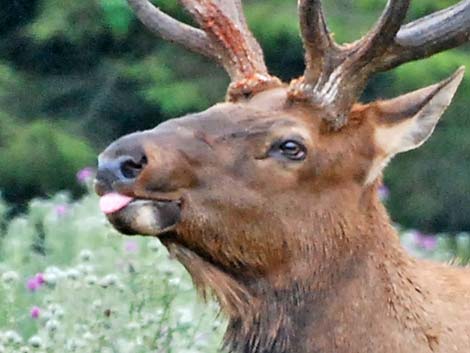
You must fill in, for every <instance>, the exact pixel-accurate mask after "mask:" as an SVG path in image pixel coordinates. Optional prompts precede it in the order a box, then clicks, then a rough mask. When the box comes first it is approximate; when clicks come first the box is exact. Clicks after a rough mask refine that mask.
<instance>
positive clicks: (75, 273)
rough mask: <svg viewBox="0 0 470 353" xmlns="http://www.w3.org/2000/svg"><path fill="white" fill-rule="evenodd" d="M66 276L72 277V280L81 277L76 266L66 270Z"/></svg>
mask: <svg viewBox="0 0 470 353" xmlns="http://www.w3.org/2000/svg"><path fill="white" fill-rule="evenodd" d="M66 276H67V278H68V279H70V280H72V281H76V280H77V279H78V277H80V272H79V271H77V270H76V269H74V268H71V269H70V270H68V271H67V272H66Z"/></svg>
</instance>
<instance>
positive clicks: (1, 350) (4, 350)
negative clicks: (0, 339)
mask: <svg viewBox="0 0 470 353" xmlns="http://www.w3.org/2000/svg"><path fill="white" fill-rule="evenodd" d="M5 352H6V349H5V347H4V346H3V345H2V344H1V343H0V353H5Z"/></svg>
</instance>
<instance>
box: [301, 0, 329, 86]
mask: <svg viewBox="0 0 470 353" xmlns="http://www.w3.org/2000/svg"><path fill="white" fill-rule="evenodd" d="M298 11H299V17H300V31H301V33H302V39H303V43H304V47H305V63H306V70H305V75H304V76H305V81H306V82H316V81H317V80H319V79H320V76H321V74H322V72H323V71H325V70H328V66H329V65H330V64H331V61H332V60H331V59H332V58H331V56H332V55H333V54H334V53H335V52H337V51H338V47H337V45H336V43H335V42H334V41H333V39H332V38H331V35H330V32H329V30H328V27H327V23H326V20H325V15H324V13H323V8H322V4H321V1H320V0H299V3H298Z"/></svg>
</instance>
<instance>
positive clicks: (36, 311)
mask: <svg viewBox="0 0 470 353" xmlns="http://www.w3.org/2000/svg"><path fill="white" fill-rule="evenodd" d="M30 314H31V317H32V318H33V319H37V318H38V317H39V315H40V314H41V309H40V308H39V307H37V306H33V307H32V308H31V311H30Z"/></svg>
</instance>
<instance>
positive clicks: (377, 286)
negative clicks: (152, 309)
mask: <svg viewBox="0 0 470 353" xmlns="http://www.w3.org/2000/svg"><path fill="white" fill-rule="evenodd" d="M367 212H368V214H366V215H364V217H363V219H364V220H365V221H366V223H367V224H368V226H367V227H365V228H364V227H360V226H359V227H357V226H355V227H348V225H347V223H346V222H341V221H338V224H337V225H336V226H332V227H330V228H331V229H334V232H335V233H336V234H328V235H327V236H328V237H345V236H346V238H347V239H346V240H345V241H346V242H348V241H350V242H352V244H349V246H350V248H351V249H353V250H351V251H346V252H342V251H341V249H339V247H340V245H338V249H335V248H334V247H332V248H331V249H329V250H328V249H326V250H324V251H323V255H320V256H318V255H317V257H318V258H319V259H320V260H318V259H317V260H315V259H312V257H313V256H314V255H313V254H311V253H310V254H308V253H307V254H304V256H301V255H299V256H297V258H298V259H312V261H311V262H310V261H307V260H306V261H300V260H299V261H296V262H293V263H292V264H291V265H290V266H289V268H281V269H279V271H278V273H271V274H269V276H266V277H263V278H259V279H256V280H243V279H241V278H240V279H236V278H234V277H233V275H230V274H228V273H226V272H224V271H223V270H221V269H220V268H218V267H217V266H215V265H213V264H211V263H209V262H207V261H205V260H204V259H202V258H200V257H199V256H198V255H197V254H195V253H194V252H192V251H190V250H188V249H186V248H184V247H181V246H178V245H174V244H171V245H169V249H170V252H171V253H173V254H174V256H176V257H177V259H178V260H179V261H180V262H181V263H182V264H183V265H184V266H185V267H186V268H187V269H188V271H189V272H190V274H191V275H192V278H193V280H194V282H195V284H196V287H197V288H199V289H200V290H201V292H202V294H203V296H205V290H206V289H207V288H210V289H211V290H212V291H213V293H214V294H215V296H216V297H217V299H218V300H219V302H220V305H221V309H222V311H223V312H224V313H225V314H227V315H228V317H229V325H228V329H227V332H226V335H225V345H226V346H227V348H228V350H229V351H231V352H236V353H268V352H269V353H288V352H295V353H307V352H308V353H313V352H335V353H355V352H357V353H359V352H361V353H364V352H371V353H372V352H381V351H382V352H402V353H404V352H413V351H416V350H417V349H418V347H423V345H424V346H426V347H429V348H428V349H431V352H432V347H433V345H434V344H435V343H436V342H434V340H435V334H434V330H435V325H434V324H433V323H432V321H433V318H432V317H431V316H430V314H429V313H428V311H427V302H428V301H430V298H428V296H429V295H428V293H427V292H426V290H425V289H424V288H422V286H421V285H420V284H419V282H418V280H417V279H416V276H415V275H414V274H413V267H415V265H416V264H415V262H414V260H412V259H410V258H409V257H408V256H407V255H406V254H404V252H403V251H402V249H401V247H400V244H399V239H398V236H397V234H396V232H395V231H394V230H393V229H392V227H391V226H390V225H389V224H390V223H389V219H388V216H387V215H386V212H385V210H384V209H383V207H382V205H381V204H380V203H379V201H378V200H375V199H373V200H372V202H371V203H370V204H369V206H368V211H367ZM353 232H356V233H357V234H352V233H353ZM339 233H341V234H339ZM354 239H361V242H358V243H357V244H367V245H364V246H360V245H358V246H355V245H354V241H355V240H354ZM344 245H346V244H344ZM351 245H352V246H351ZM307 248H308V247H307ZM335 250H338V251H339V253H340V255H339V256H336V257H335V256H333V258H338V257H339V259H338V260H337V261H331V260H330V261H327V262H326V261H324V260H322V259H321V257H322V256H324V257H325V256H329V255H330V254H328V251H335ZM308 255H309V256H308ZM315 261H322V262H323V261H324V262H325V263H326V264H327V265H324V266H318V263H316V264H314V263H315ZM313 269H315V270H313ZM394 332H395V333H396V334H393V333H394ZM407 336H408V337H407ZM352 337H354V339H351V338H352Z"/></svg>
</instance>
